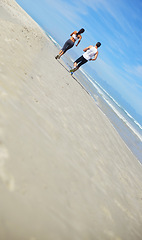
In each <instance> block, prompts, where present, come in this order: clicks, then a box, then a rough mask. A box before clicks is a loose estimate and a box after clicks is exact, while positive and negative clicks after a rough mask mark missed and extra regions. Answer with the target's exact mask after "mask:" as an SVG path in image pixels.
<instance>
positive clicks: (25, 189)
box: [0, 0, 142, 240]
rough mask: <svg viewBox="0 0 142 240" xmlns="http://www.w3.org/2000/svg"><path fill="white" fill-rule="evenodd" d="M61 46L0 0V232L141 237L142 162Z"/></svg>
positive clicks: (120, 239)
mask: <svg viewBox="0 0 142 240" xmlns="http://www.w3.org/2000/svg"><path fill="white" fill-rule="evenodd" d="M57 53H58V50H57V49H56V47H55V46H54V44H53V43H52V42H51V41H50V39H48V37H47V36H46V35H45V33H44V31H43V30H42V29H41V28H40V27H39V26H38V25H37V23H35V22H34V21H33V20H32V19H31V18H30V17H29V16H28V15H27V13H25V12H24V11H23V10H22V9H21V8H20V7H19V6H18V4H17V3H16V2H15V1H14V0H1V1H0V240H57V239H58V240H94V239H95V240H141V239H142V166H141V164H140V163H139V162H138V160H137V159H136V158H135V156H134V155H133V154H132V153H131V152H130V150H129V149H128V148H127V146H126V145H125V143H124V142H123V141H122V139H121V138H120V136H119V135H118V133H117V132H116V131H115V129H114V128H113V126H112V125H111V123H110V122H109V120H108V119H107V117H106V116H105V115H104V114H103V113H102V112H101V110H100V109H99V108H98V107H97V105H96V103H95V102H94V100H93V99H92V98H91V96H90V95H89V94H87V92H86V91H85V90H84V89H83V88H82V87H81V86H80V85H79V84H78V82H77V81H76V80H75V79H74V78H73V77H72V76H70V74H69V73H68V72H67V70H66V69H65V68H64V67H63V66H62V65H61V64H60V63H59V61H57V60H55V58H54V57H55V56H56V55H57ZM60 62H62V60H60Z"/></svg>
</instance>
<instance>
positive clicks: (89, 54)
mask: <svg viewBox="0 0 142 240" xmlns="http://www.w3.org/2000/svg"><path fill="white" fill-rule="evenodd" d="M97 52H98V50H97V49H96V48H95V47H91V48H90V49H88V50H87V51H86V52H85V53H84V54H83V57H84V58H85V59H86V60H90V59H91V58H92V57H94V56H95V54H96V53H97Z"/></svg>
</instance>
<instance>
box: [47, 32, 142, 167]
mask: <svg viewBox="0 0 142 240" xmlns="http://www.w3.org/2000/svg"><path fill="white" fill-rule="evenodd" d="M46 34H47V36H48V37H49V38H50V40H51V41H52V42H53V43H54V45H55V46H56V47H57V52H58V51H59V49H61V46H60V45H59V44H58V43H57V42H56V41H55V40H54V39H53V38H52V37H51V36H50V35H49V34H48V33H46ZM62 60H63V61H64V63H65V66H66V68H67V69H68V70H69V69H71V68H72V67H73V60H72V59H71V57H70V55H69V54H68V53H66V54H65V55H64V56H62ZM74 76H75V78H76V79H77V81H78V82H79V83H80V84H81V85H82V86H83V87H84V88H85V90H86V91H87V92H88V93H89V95H90V96H91V97H92V98H93V99H94V101H95V102H96V104H97V106H98V107H99V108H100V109H101V111H102V112H103V113H104V114H105V115H106V116H107V118H108V119H109V120H110V122H111V123H112V125H113V127H114V128H115V129H116V131H117V132H118V133H119V135H120V136H121V138H122V139H123V141H124V142H125V144H126V145H127V147H128V148H129V149H130V151H131V152H132V153H133V154H134V155H135V156H136V158H137V159H138V160H139V161H140V163H142V126H141V125H140V124H139V123H138V122H137V121H136V120H135V119H134V118H133V117H132V116H131V115H130V114H129V113H128V112H127V111H126V110H125V109H124V108H123V107H122V106H121V105H120V104H119V103H118V102H117V101H116V100H115V99H114V98H113V97H112V96H110V95H109V94H108V93H107V91H106V90H105V89H103V87H102V86H101V85H100V84H99V83H98V82H97V80H96V79H93V78H92V77H91V76H90V75H89V74H88V73H86V72H85V71H83V70H82V69H81V68H80V69H79V70H78V71H77V72H76V73H74Z"/></svg>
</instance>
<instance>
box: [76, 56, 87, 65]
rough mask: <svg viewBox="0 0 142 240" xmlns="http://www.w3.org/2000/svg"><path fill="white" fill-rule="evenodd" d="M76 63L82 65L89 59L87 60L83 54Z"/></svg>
mask: <svg viewBox="0 0 142 240" xmlns="http://www.w3.org/2000/svg"><path fill="white" fill-rule="evenodd" d="M75 62H76V63H78V65H77V66H78V67H80V66H82V65H83V64H84V63H86V62H88V60H86V59H85V58H84V57H83V55H82V56H81V57H79V58H78V59H77V60H76V61H75Z"/></svg>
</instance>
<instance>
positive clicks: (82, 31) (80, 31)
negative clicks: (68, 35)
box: [76, 28, 85, 36]
mask: <svg viewBox="0 0 142 240" xmlns="http://www.w3.org/2000/svg"><path fill="white" fill-rule="evenodd" d="M84 32H85V29H84V28H81V29H80V30H79V31H78V33H77V34H76V36H78V35H79V34H81V33H84Z"/></svg>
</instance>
